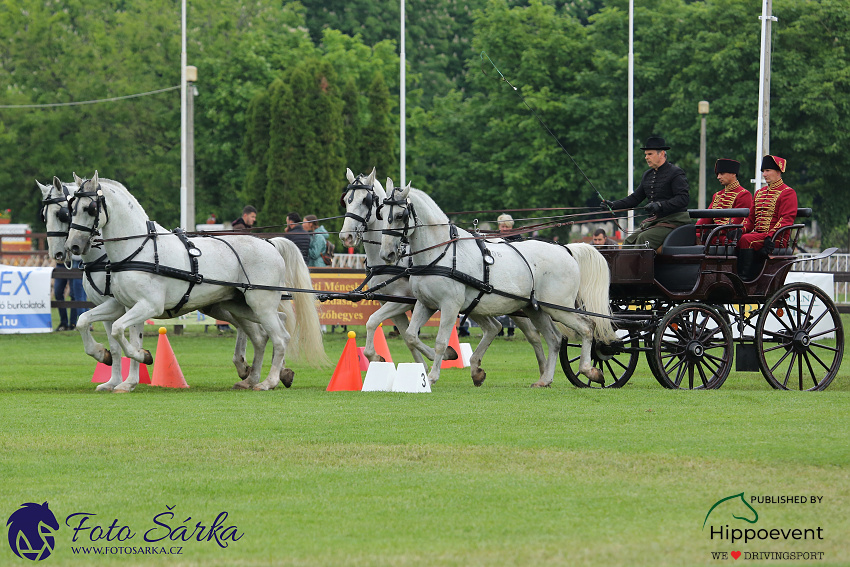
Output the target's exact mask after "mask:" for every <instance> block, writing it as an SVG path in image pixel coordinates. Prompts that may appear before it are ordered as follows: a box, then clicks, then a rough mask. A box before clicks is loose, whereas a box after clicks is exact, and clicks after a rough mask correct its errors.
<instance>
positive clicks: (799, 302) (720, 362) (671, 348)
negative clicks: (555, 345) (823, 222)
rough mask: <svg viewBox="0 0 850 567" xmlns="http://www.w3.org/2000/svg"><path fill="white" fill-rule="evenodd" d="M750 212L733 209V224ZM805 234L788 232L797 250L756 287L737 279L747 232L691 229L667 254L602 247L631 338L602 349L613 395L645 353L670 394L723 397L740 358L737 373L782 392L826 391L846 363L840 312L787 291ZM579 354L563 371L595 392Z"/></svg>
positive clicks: (808, 291) (668, 243) (820, 299)
mask: <svg viewBox="0 0 850 567" xmlns="http://www.w3.org/2000/svg"><path fill="white" fill-rule="evenodd" d="M690 213H691V216H692V217H693V218H701V217H705V218H716V217H717V215H718V211H717V210H711V211H709V210H696V211H690ZM741 213H742V211H740V210H730V211H727V212H726V213H725V214H724V216H729V217H735V216H742V214H741ZM807 216H811V209H800V210H799V211H798V217H807ZM803 226H804V225H802V224H795V225H792V226H790V227H786V228H783V229H781V230H782V231H783V232H788V233H789V236H790V238H789V247H788V248H784V249H779V250H776V251H774V253H773V254H771V255H770V256H768V257H767V258H765V259H764V261H763V264H762V265H761V267H760V270H759V274H758V276H757V277H755V278H754V279H752V280H750V281H744V280H742V279H741V277H740V276H739V275H738V258H737V255H736V244H737V235H738V234H739V232H738V231H739V229H740V225H722V226H716V225H700V228H701V229H704V230H705V232H703V233H702V236H701V237H700V236H699V235H698V234H697V232H696V226H695V225H686V226H682V227H679V228H677V229H675V230H674V231H673V232H672V233H671V234H670V235H669V236H668V237H667V239H665V242H664V244H663V245H662V246H661V248H660V249H659V250H658V251H656V250H650V249H639V248H632V249H622V248H614V247H610V248H601V249H600V252H601V253H602V255H603V256H604V257H605V259H606V261H607V262H608V266H609V268H610V271H611V288H610V298H611V307H612V311H613V313H614V315H615V316H616V317H617V318H618V321H619V323H618V327H619V328H620V332H619V334H620V335H621V337H622V341H621V342H618V343H614V344H611V345H602V344H594V348H593V363H594V366H596V367H597V368H599V369H600V370H602V372H603V374H605V376H606V381H607V384H606V385H607V387H619V386H622V385H624V384H625V383H626V382H627V381H628V379H629V377H630V376H631V374H632V373H633V372H634V369H635V367H636V366H637V359H638V358H639V356H640V353H644V354H645V355H646V358H647V362H648V365H649V367H650V369H651V371H652V373H653V375H654V376H655V378H656V379H657V380H658V381H659V383H661V385H662V386H664V387H667V388H687V389H715V388H719V387H720V386H721V385H722V384H723V382H724V381H725V380H726V377H727V376H728V374H729V372H730V370H731V368H732V362H733V358H734V357H737V363H738V366H737V370H739V371H755V370H761V372H762V374H763V375H764V377H765V379H766V380H767V381H768V382H769V383H770V384H771V386H773V387H774V388H778V389H799V390H823V389H825V388H826V387H827V386H828V385H829V384H830V383H831V382H832V379H833V378H834V377H835V375H836V374H837V371H838V367H839V365H840V362H841V358H842V356H843V343H844V341H843V328H842V325H841V319H840V315H839V314H838V310H837V308H836V307H835V305H834V303H833V302H832V300H831V299H830V298H829V296H827V295H826V294H824V293H823V292H822V291H821V290H820V289H818V288H816V287H814V286H811V285H810V284H803V283H800V284H789V285H785V278H786V276H787V274H788V272H789V271H790V270H791V267H792V265H793V264H794V262H795V261H796V258H795V256H794V255H793V247H794V245H795V244H796V241H797V237H798V233H799V231H800V229H801V228H802V227H803ZM777 240H778V239H777ZM718 242H720V243H721V244H720V245H718V244H717V243H718ZM815 304H822V306H823V307H824V308H825V309H826V317H824V316H823V315H822V316H821V317H820V319H818V320H815V317H814V316H813V315H812V306H813V305H815ZM822 320H824V321H825V323H826V325H825V326H826V327H827V331H826V333H834V336H835V344H834V346H833V345H832V343H831V342H826V343H823V341H822V340H821V341H819V339H820V337H821V336H825V334H826V333H824V332H821V330H820V329H817V330H816V326H817V324H818V323H821V321H822ZM821 326H823V324H821ZM733 328H734V329H735V330H736V331H737V333H733V332H732V329H733ZM777 328H778V330H777ZM735 343H736V344H737V351H738V352H737V355H736V354H735V353H734V351H735V347H736V344H735ZM578 347H579V345H577V344H571V343H570V342H569V340H568V339H565V340H564V342H563V344H562V348H561V364H562V366H563V367H564V371H565V373H566V374H567V377H568V378H569V379H570V381H571V382H572V383H573V384H575V385H576V386H579V387H594V385H593V384H592V383H590V382H588V381H587V380H586V379H585V378H584V377H583V376H581V375H580V374H578V372H577V368H576V365H577V361H578V354H579V348H578Z"/></svg>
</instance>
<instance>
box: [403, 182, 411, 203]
mask: <svg viewBox="0 0 850 567" xmlns="http://www.w3.org/2000/svg"><path fill="white" fill-rule="evenodd" d="M409 194H410V181H408V182H407V187H405V188H404V191H402V192H401V198H402V199H407V196H408V195H409Z"/></svg>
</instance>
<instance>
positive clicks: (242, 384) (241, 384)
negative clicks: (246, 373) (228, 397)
mask: <svg viewBox="0 0 850 567" xmlns="http://www.w3.org/2000/svg"><path fill="white" fill-rule="evenodd" d="M250 389H251V387H250V386H249V385H248V384H246V383H245V382H237V383H235V384H234V385H233V388H231V390H250Z"/></svg>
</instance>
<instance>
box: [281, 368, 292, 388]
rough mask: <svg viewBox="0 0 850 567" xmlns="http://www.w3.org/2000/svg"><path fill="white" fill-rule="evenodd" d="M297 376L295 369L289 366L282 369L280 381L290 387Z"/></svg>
mask: <svg viewBox="0 0 850 567" xmlns="http://www.w3.org/2000/svg"><path fill="white" fill-rule="evenodd" d="M294 378H295V371H294V370H290V369H289V368H284V369H283V370H281V371H280V381H281V382H283V385H284V386H286V387H287V388H289V387H290V386H292V380H293V379H294Z"/></svg>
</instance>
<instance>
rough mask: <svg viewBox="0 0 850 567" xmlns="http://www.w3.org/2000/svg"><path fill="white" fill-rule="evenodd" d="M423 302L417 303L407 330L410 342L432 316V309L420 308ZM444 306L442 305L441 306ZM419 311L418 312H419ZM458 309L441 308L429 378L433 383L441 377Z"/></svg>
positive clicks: (406, 337)
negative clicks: (441, 369) (441, 368)
mask: <svg viewBox="0 0 850 567" xmlns="http://www.w3.org/2000/svg"><path fill="white" fill-rule="evenodd" d="M420 305H422V303H421V302H420V303H417V304H416V307H414V309H413V318H412V319H411V320H410V328H409V329H408V330H407V334H406V335H405V340H406V341H407V343H408V344H412V343H413V342H414V341H415V340H417V339H418V336H417V335H418V331H419V328H420V327H422V325H424V324H425V323H426V322H427V321H428V319H430V318H431V313H432V311H431V310H430V309H424V308H423V309H419V306H420ZM441 307H442V306H441ZM417 311H418V313H417ZM457 314H458V309H457V308H456V309H451V308H449V309H445V308H443V309H440V328H439V329H438V330H437V339H436V340H435V341H434V364H433V365H432V366H431V371H430V372H429V373H428V380H429V381H430V382H431V384H436V383H437V380H439V379H440V366H441V365H442V362H443V358H444V357H445V355H446V349H447V348H448V346H449V337H450V336H451V334H452V329H454V326H455V322H457Z"/></svg>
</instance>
